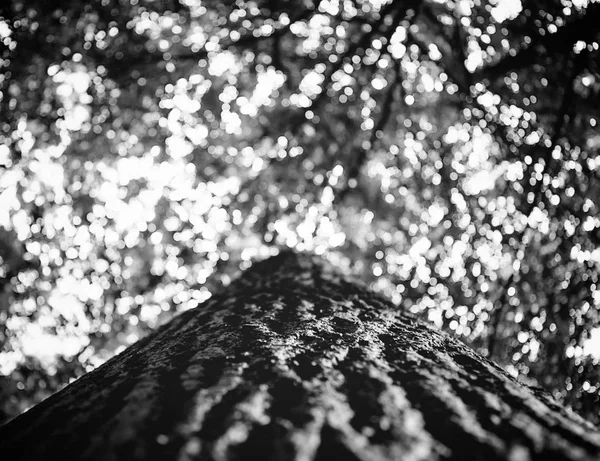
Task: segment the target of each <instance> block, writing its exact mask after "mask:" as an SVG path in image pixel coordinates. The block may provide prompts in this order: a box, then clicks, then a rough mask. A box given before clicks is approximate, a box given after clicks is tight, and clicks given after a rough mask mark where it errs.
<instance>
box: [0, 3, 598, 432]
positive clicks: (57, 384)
mask: <svg viewBox="0 0 600 461" xmlns="http://www.w3.org/2000/svg"><path fill="white" fill-rule="evenodd" d="M599 21H600V5H598V4H597V3H596V2H592V1H589V2H588V1H585V0H577V1H568V0H562V1H561V0H557V1H536V2H533V1H525V0H493V1H486V0H459V1H438V0H423V1H417V0H414V1H402V2H395V1H385V0H339V1H335V0H329V1H326V0H323V1H311V0H287V1H286V0H283V1H272V0H271V1H267V0H265V1H260V0H256V1H242V0H237V1H222V2H216V1H200V0H180V1H172V0H156V1H143V0H120V1H116V0H100V1H89V2H80V1H76V0H75V1H73V2H68V3H65V2H58V1H54V0H32V1H23V0H16V1H13V2H11V5H10V6H7V7H1V8H0V41H1V42H2V45H1V48H0V53H1V55H0V58H1V60H0V141H1V142H0V346H1V347H0V421H4V420H6V419H8V418H11V417H13V416H15V415H16V414H18V413H20V412H21V411H23V410H24V409H26V408H28V407H30V406H31V405H33V404H35V403H37V402H39V401H40V400H41V399H43V398H45V397H47V396H48V395H50V394H51V393H53V392H55V391H56V390H58V389H60V388H61V387H63V386H64V385H66V384H67V383H68V382H70V381H72V380H73V379H75V378H76V377H78V376H81V375H82V374H83V373H85V372H86V371H89V370H92V369H93V368H95V367H97V366H98V365H99V364H101V363H103V362H104V361H106V360H107V359H108V358H110V357H112V356H113V355H114V354H116V353H118V352H120V351H122V350H123V349H124V348H126V347H127V346H128V345H130V344H132V343H133V342H135V341H136V340H137V339H139V338H140V337H141V336H143V335H145V334H147V333H148V332H149V331H151V330H152V329H154V328H156V327H157V326H158V325H160V324H162V323H164V322H166V321H168V320H169V319H170V318H171V317H172V316H173V315H174V314H176V313H178V312H181V311H183V310H187V309H190V308H193V307H195V306H197V305H199V304H201V303H202V302H203V301H205V300H206V299H208V298H209V297H211V296H212V294H213V293H215V292H217V291H218V290H219V289H220V287H222V286H223V284H227V283H229V282H230V281H231V280H232V279H233V278H234V277H236V276H238V275H239V274H240V273H241V271H242V270H243V269H245V268H247V267H248V266H249V265H250V264H251V261H253V260H255V259H262V258H265V257H267V256H269V255H272V254H275V253H276V252H277V251H278V249H279V248H286V247H289V248H294V249H296V250H298V251H310V252H314V253H316V254H319V255H323V257H325V258H326V259H328V260H330V261H332V262H333V263H335V264H336V265H337V266H338V267H340V270H342V271H344V272H346V273H347V274H350V275H353V276H355V277H357V278H359V279H361V280H363V281H365V282H366V283H368V284H370V286H371V287H372V288H373V289H375V290H377V291H379V292H382V293H384V294H385V295H387V296H388V297H390V298H391V299H392V300H393V302H394V303H396V304H397V306H398V309H405V310H408V311H410V312H412V313H415V314H417V315H419V316H420V317H421V318H423V319H424V320H425V321H428V322H430V323H432V324H434V325H436V326H438V327H439V328H442V329H445V330H446V331H449V332H451V333H452V334H454V335H457V336H458V337H460V338H461V339H462V340H463V341H464V342H466V343H467V344H469V345H471V346H472V347H474V348H475V349H476V350H477V351H479V352H480V353H481V354H482V355H484V356H487V357H489V358H491V359H493V360H494V361H496V362H498V363H499V364H501V365H502V366H503V367H505V369H506V370H507V371H508V372H509V373H510V374H512V375H513V376H516V377H518V378H519V379H521V380H523V381H524V382H527V383H530V384H535V385H539V386H542V387H544V388H545V389H547V390H548V391H549V392H551V393H552V394H553V395H554V396H555V397H556V398H558V399H559V400H561V401H563V402H565V403H566V404H568V405H571V406H573V408H574V409H575V410H577V411H579V412H580V413H581V414H583V415H584V416H586V417H587V418H590V419H592V420H594V421H595V422H598V421H599V419H598V414H599V413H598V410H599V408H600V398H599V392H600V373H599V368H598V362H599V361H600V322H599V312H600V289H599V287H598V283H599V282H598V268H599V265H600V218H599V214H598V201H599V197H600V181H599V171H600V156H599V152H598V151H599V148H600V131H599V130H598V123H599V120H600V113H599V108H600V106H599V92H600V70H599V67H598V62H600V60H599V47H600V45H599V43H600V39H599V31H598V28H597V24H598V23H600V22H599Z"/></svg>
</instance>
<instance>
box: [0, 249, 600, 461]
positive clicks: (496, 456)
mask: <svg viewBox="0 0 600 461" xmlns="http://www.w3.org/2000/svg"><path fill="white" fill-rule="evenodd" d="M0 453H1V454H2V456H3V457H4V459H7V460H8V459H10V460H16V459H27V460H37V459H40V460H41V459H44V460H50V459H63V460H76V459H77V460H87V459H94V460H96V459H98V460H121V459H122V460H137V459H139V460H150V459H156V460H175V459H177V460H192V459H200V460H234V459H240V460H241V459H257V460H258V459H261V460H269V459H273V460H298V461H309V460H319V461H321V460H322V461H325V460H335V459H345V460H393V459H398V460H415V461H416V460H427V461H432V460H437V459H439V460H510V461H526V460H538V459H539V460H548V459H561V460H597V459H600V433H599V432H598V431H597V430H596V429H595V428H594V427H593V426H592V425H591V424H590V423H588V422H586V421H584V420H583V419H582V418H580V417H578V416H577V415H575V414H574V413H573V412H571V411H569V410H568V409H565V408H563V407H562V406H560V405H559V404H558V403H556V402H555V401H554V400H553V399H552V398H551V397H550V396H548V395H547V394H545V393H544V392H543V391H541V390H539V389H534V388H529V387H527V386H525V385H522V384H520V383H519V382H517V381H516V380H515V379H513V378H511V377H510V376H509V375H508V374H507V373H505V372H504V371H503V370H502V369H501V368H500V367H498V366H497V365H495V364H494V363H492V362H490V361H488V360H486V359H484V358H482V357H480V356H479V355H477V354H476V353H475V352H473V351H472V350H471V349H469V348H468V347H466V346H465V345H464V344H462V343H461V342H460V341H458V340H457V339H454V338H452V337H450V336H449V335H447V334H445V333H443V332H440V331H437V330H435V329H433V328H431V327H429V326H427V325H424V324H422V323H420V322H418V321H416V320H415V319H413V318H411V317H410V316H407V315H406V314H403V313H401V312H399V310H398V308H397V307H395V306H394V305H393V304H392V303H390V302H389V301H387V300H385V299H383V298H381V297H379V296H378V295H376V294H374V293H372V292H371V291H369V290H368V289H366V288H364V287H362V286H361V285H360V284H358V283H352V282H350V281H348V280H346V279H344V278H342V277H341V276H339V275H338V274H337V273H336V271H335V269H334V268H332V267H330V266H329V265H327V264H325V263H323V262H322V261H321V262H318V258H316V257H313V256H308V255H296V254H293V253H290V252H284V253H281V254H280V255H278V256H276V257H274V258H271V259H268V260H266V261H263V262H260V263H256V264H255V265H254V266H252V268H250V269H249V270H248V271H246V272H245V273H244V274H243V275H242V277H241V278H240V279H238V280H237V281H236V282H234V283H233V284H232V285H230V286H229V287H228V288H226V289H225V290H224V292H223V293H222V294H221V295H217V296H214V297H213V298H211V299H210V300H208V301H207V302H205V303H204V304H203V305H201V306H199V307H197V308H195V309H193V310H190V311H187V312H185V313H183V314H182V315H180V316H178V317H176V318H175V319H174V320H172V321H171V322H170V323H168V324H166V325H164V326H163V327H161V328H159V329H158V330H157V331H156V332H154V333H153V334H151V335H149V336H148V337H146V338H144V339H142V340H141V341H139V342H138V343H136V344H134V345H133V346H131V347H130V348H128V349H127V350H126V351H124V352H123V353H122V354H120V355H118V356H116V357H114V358H113V359H112V360H109V361H108V362H106V363H105V364H104V365H102V366H101V367H99V368H98V369H96V370H94V371H92V372H90V373H88V374H87V375H85V376H83V377H82V378H80V379H79V380H77V381H75V382H74V383H72V384H71V385H69V386H67V387H66V388H65V389H64V390H62V391H61V392H58V393H57V394H55V395H53V396H52V397H50V398H48V399H47V400H45V401H44V402H42V403H40V404H39V405H37V406H35V407H34V408H32V409H31V410H29V411H27V412H26V413H24V414H23V415H21V416H19V417H17V418H15V419H14V420H13V421H11V422H10V423H8V424H7V425H5V426H4V427H2V428H0Z"/></svg>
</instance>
